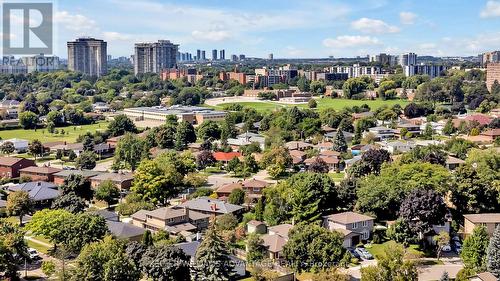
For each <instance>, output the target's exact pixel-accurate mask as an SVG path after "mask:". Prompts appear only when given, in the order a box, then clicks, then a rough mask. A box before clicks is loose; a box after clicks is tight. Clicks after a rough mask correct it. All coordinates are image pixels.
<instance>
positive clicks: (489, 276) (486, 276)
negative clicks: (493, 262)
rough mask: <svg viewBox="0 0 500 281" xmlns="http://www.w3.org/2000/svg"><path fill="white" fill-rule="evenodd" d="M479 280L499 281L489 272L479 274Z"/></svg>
mask: <svg viewBox="0 0 500 281" xmlns="http://www.w3.org/2000/svg"><path fill="white" fill-rule="evenodd" d="M477 278H479V279H481V281H498V278H496V277H495V275H493V274H491V273H489V272H481V273H478V274H477Z"/></svg>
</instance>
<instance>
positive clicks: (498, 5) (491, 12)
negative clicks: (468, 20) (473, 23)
mask: <svg viewBox="0 0 500 281" xmlns="http://www.w3.org/2000/svg"><path fill="white" fill-rule="evenodd" d="M480 16H481V17H482V18H492V17H500V1H493V0H492V1H488V2H487V3H486V7H484V8H483V10H482V11H481V14H480Z"/></svg>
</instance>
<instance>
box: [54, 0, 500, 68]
mask: <svg viewBox="0 0 500 281" xmlns="http://www.w3.org/2000/svg"><path fill="white" fill-rule="evenodd" d="M55 22H56V30H57V36H56V42H57V43H56V51H55V52H56V54H58V55H60V56H62V57H66V47H65V42H66V41H68V40H72V39H74V38H76V37H78V36H93V37H96V38H101V39H105V40H106V41H108V54H111V55H113V56H128V55H130V54H132V52H133V44H134V42H140V41H155V40H157V39H170V40H171V41H173V42H175V43H178V44H180V45H181V47H180V50H181V51H188V52H193V53H194V52H195V51H196V49H198V48H199V49H205V50H207V56H210V54H211V51H210V50H212V49H221V48H224V49H226V56H230V55H231V54H246V55H247V56H256V57H266V56H267V54H268V53H274V56H275V58H276V57H280V58H283V57H289V58H296V57H326V56H329V55H333V56H335V57H343V56H357V55H366V54H372V53H378V52H388V53H391V54H399V53H402V52H406V51H414V52H416V53H417V54H419V55H439V56H442V55H451V56H454V55H476V54H478V53H480V52H483V51H488V50H495V49H500V0H495V1H493V0H490V1H486V0H484V1H482V0H432V1H430V0H420V1H410V0H400V1H391V0H356V1H340V0H337V1H334V0H300V1H299V0H251V1H246V0H182V1H180V0H171V1H168V0H85V1H83V0H81V1H80V0H71V1H70V0H64V1H63V0H59V1H58V3H57V12H56V17H55Z"/></svg>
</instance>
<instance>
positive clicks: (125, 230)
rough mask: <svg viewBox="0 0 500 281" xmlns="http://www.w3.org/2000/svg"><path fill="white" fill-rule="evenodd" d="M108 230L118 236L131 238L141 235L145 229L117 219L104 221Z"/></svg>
mask: <svg viewBox="0 0 500 281" xmlns="http://www.w3.org/2000/svg"><path fill="white" fill-rule="evenodd" d="M106 224H107V225H108V229H109V232H111V233H112V234H113V235H114V236H116V237H118V238H125V239H126V238H131V237H135V236H139V235H142V234H143V233H144V231H145V229H144V228H142V227H138V226H135V225H132V224H129V223H124V222H119V221H109V220H108V221H106Z"/></svg>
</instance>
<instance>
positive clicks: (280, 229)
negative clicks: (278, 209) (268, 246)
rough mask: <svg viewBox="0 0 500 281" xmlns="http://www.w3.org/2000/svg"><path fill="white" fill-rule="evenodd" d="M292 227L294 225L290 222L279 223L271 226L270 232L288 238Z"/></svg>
mask: <svg viewBox="0 0 500 281" xmlns="http://www.w3.org/2000/svg"><path fill="white" fill-rule="evenodd" d="M292 228H293V225H291V224H288V223H285V224H278V225H275V226H271V227H269V232H274V233H276V234H277V235H279V236H282V237H285V238H288V232H289V231H290V229H292Z"/></svg>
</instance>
